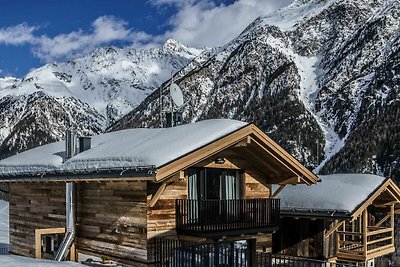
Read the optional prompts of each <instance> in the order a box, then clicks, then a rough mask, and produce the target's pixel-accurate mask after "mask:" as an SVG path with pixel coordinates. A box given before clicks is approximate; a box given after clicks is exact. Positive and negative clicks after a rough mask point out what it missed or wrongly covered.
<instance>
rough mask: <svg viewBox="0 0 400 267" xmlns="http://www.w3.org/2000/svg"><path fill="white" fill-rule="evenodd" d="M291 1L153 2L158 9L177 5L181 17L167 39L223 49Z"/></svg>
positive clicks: (192, 0)
mask: <svg viewBox="0 0 400 267" xmlns="http://www.w3.org/2000/svg"><path fill="white" fill-rule="evenodd" d="M290 2H291V0H237V1H235V2H234V3H232V4H230V5H224V4H220V5H215V4H214V2H213V1H211V0H197V1H194V0H189V1H185V0H153V1H152V3H153V4H155V5H157V6H162V5H167V4H169V5H176V6H177V7H178V10H179V11H178V13H177V14H176V15H175V16H173V17H172V18H171V20H170V26H171V27H172V29H171V30H170V31H168V32H166V33H165V34H164V35H163V36H160V37H161V38H163V39H168V38H173V39H177V40H179V41H180V42H182V43H184V44H186V45H189V46H194V47H204V46H208V47H214V46H219V45H223V44H225V43H227V42H229V41H230V40H232V39H233V38H235V37H236V36H237V35H239V34H240V33H241V32H242V31H243V30H244V29H245V28H246V26H247V25H249V24H250V23H251V22H252V21H253V20H254V19H256V18H257V17H259V16H263V15H267V14H269V13H271V12H273V11H275V10H276V9H278V8H280V7H283V6H286V5H288V4H289V3H290Z"/></svg>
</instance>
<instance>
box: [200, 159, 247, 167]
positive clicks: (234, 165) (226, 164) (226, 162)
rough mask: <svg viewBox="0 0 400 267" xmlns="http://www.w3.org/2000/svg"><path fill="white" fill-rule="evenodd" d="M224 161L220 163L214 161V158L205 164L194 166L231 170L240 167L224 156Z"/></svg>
mask: <svg viewBox="0 0 400 267" xmlns="http://www.w3.org/2000/svg"><path fill="white" fill-rule="evenodd" d="M224 160H225V162H224V163H222V164H218V163H215V161H214V160H212V161H211V162H210V163H208V164H205V165H203V166H201V165H202V164H201V163H200V164H196V166H199V167H204V168H217V169H231V170H240V167H238V166H237V165H236V164H234V163H232V162H231V161H229V160H228V159H226V158H224Z"/></svg>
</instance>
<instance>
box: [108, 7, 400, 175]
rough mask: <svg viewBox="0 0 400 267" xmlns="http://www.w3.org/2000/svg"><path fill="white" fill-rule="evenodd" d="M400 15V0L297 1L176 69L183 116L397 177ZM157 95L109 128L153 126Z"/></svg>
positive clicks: (326, 168)
mask: <svg viewBox="0 0 400 267" xmlns="http://www.w3.org/2000/svg"><path fill="white" fill-rule="evenodd" d="M399 17H400V3H399V1H397V0H362V1H353V0H295V1H293V3H292V4H291V5H289V6H288V7H286V8H283V9H281V10H279V11H277V12H275V13H274V14H273V15H270V16H268V17H263V18H258V19H257V20H255V21H254V22H253V23H252V24H251V25H249V26H248V27H247V28H246V29H245V30H244V31H243V32H242V34H241V35H240V36H238V37H237V38H236V39H234V40H232V41H231V42H230V43H228V44H227V45H225V46H223V47H220V48H218V49H215V50H213V52H210V53H209V54H208V55H209V57H208V59H207V60H204V61H200V62H192V63H191V64H189V65H188V66H187V67H185V68H184V69H183V70H181V71H180V72H178V73H177V75H176V78H175V82H176V83H178V84H179V86H180V87H181V88H182V90H183V93H184V96H185V99H186V100H187V101H188V102H189V103H188V105H187V106H186V107H185V109H184V118H185V120H186V121H187V122H190V121H197V120H200V119H205V118H221V117H227V118H234V119H240V120H246V121H250V122H254V123H255V124H256V125H258V126H259V127H260V128H261V129H263V130H264V131H265V132H267V133H268V134H269V135H270V136H271V137H272V138H273V139H275V140H277V141H278V142H279V143H280V144H281V145H282V146H283V147H285V148H286V149H288V150H289V151H290V152H291V153H293V154H294V155H295V156H296V157H297V158H298V159H299V160H300V161H302V162H303V163H305V164H306V165H307V166H309V167H312V168H316V171H321V172H322V173H327V172H339V171H340V172H374V173H379V174H383V175H390V174H391V175H392V176H395V177H397V178H399V179H400V172H399V170H400V147H399V145H398V144H399V143H400V131H399V126H400V119H399V118H400V111H399V109H400V97H399V77H400V76H399V75H400V74H399V73H400V72H399V66H400V65H399V47H400V46H399V42H400V41H399V38H400V26H399V21H400V20H399ZM204 55H205V54H203V56H204ZM162 88H163V91H162V94H163V95H165V97H163V98H162V99H164V103H163V109H166V107H169V105H170V99H169V97H168V90H167V89H166V87H162ZM159 95H160V92H159V90H157V91H155V92H154V93H153V94H152V95H151V96H149V97H148V98H147V99H146V100H145V101H144V102H143V103H142V104H140V105H139V106H138V107H137V108H135V109H134V110H133V111H132V112H130V113H129V114H127V115H126V116H125V117H124V118H122V119H121V120H120V121H118V122H117V123H116V124H115V125H113V126H112V127H111V129H110V130H117V129H122V128H128V127H138V126H150V127H158V126H159V125H160V115H159V114H160V110H161V109H160V101H159Z"/></svg>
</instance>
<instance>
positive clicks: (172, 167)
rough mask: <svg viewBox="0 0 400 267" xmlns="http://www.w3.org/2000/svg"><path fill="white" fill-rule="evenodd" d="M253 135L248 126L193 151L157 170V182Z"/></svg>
mask: <svg viewBox="0 0 400 267" xmlns="http://www.w3.org/2000/svg"><path fill="white" fill-rule="evenodd" d="M251 133H252V128H251V127H250V125H249V126H246V127H244V128H242V129H240V130H238V131H236V132H233V133H231V134H229V135H227V136H225V137H224V138H221V139H219V140H217V141H214V142H212V143H211V144H208V145H206V146H204V147H202V148H200V149H198V150H196V151H193V152H191V153H190V154H188V155H186V156H184V157H181V158H179V159H177V160H175V161H173V162H171V163H169V164H167V165H164V166H162V167H161V168H159V169H158V170H157V175H156V180H157V181H161V180H164V179H168V178H169V177H170V176H171V175H173V174H174V173H176V172H177V171H179V170H183V169H186V168H188V167H191V166H193V165H195V164H197V163H199V162H201V161H203V160H204V159H205V158H207V157H210V156H213V155H215V154H217V153H219V152H221V151H222V150H224V149H226V148H228V147H231V146H233V145H236V144H237V143H239V142H240V141H241V140H243V138H246V137H247V136H248V135H250V134H251Z"/></svg>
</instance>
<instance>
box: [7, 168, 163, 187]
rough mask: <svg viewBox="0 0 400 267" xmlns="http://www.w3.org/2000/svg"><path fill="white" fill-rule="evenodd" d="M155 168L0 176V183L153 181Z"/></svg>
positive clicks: (58, 171)
mask: <svg viewBox="0 0 400 267" xmlns="http://www.w3.org/2000/svg"><path fill="white" fill-rule="evenodd" d="M155 173H156V171H155V167H154V166H144V167H134V168H109V169H95V170H76V171H61V170H54V171H47V172H37V173H23V174H15V175H3V176H0V183H20V182H61V181H75V182H79V181H99V180H102V181H108V180H112V181H119V180H121V181H124V180H150V181H155Z"/></svg>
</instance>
